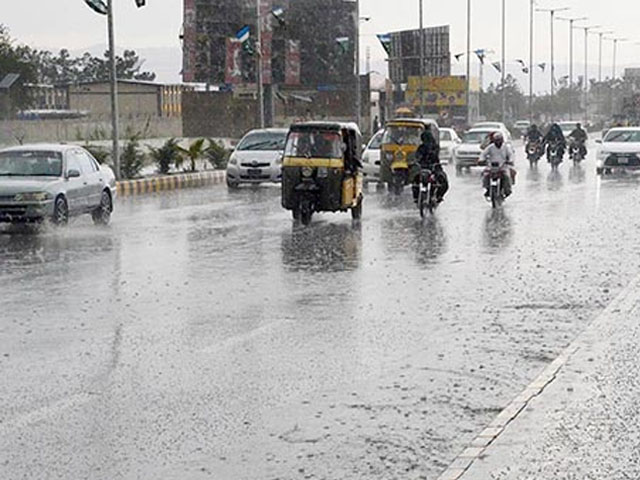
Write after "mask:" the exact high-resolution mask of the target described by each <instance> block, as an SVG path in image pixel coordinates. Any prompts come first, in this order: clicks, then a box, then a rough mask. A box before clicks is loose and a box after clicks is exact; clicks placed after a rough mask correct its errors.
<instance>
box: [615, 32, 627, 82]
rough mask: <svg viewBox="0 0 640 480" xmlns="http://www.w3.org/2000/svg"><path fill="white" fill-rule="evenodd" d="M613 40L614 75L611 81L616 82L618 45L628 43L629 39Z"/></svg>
mask: <svg viewBox="0 0 640 480" xmlns="http://www.w3.org/2000/svg"><path fill="white" fill-rule="evenodd" d="M611 40H613V75H612V76H611V80H615V79H616V62H617V57H618V43H619V42H626V41H628V40H629V39H628V38H612V39H611Z"/></svg>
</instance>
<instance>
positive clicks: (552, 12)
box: [537, 7, 569, 116]
mask: <svg viewBox="0 0 640 480" xmlns="http://www.w3.org/2000/svg"><path fill="white" fill-rule="evenodd" d="M566 10H569V7H564V8H538V9H537V11H538V12H549V13H550V16H551V66H550V67H551V68H550V70H551V97H553V96H554V95H555V93H556V92H555V90H556V86H555V81H556V65H555V57H554V53H555V52H554V49H555V45H554V34H553V24H554V23H555V16H556V12H563V11H566ZM551 105H552V106H553V99H552V102H551ZM552 109H553V107H552ZM551 115H552V116H553V110H552V111H551Z"/></svg>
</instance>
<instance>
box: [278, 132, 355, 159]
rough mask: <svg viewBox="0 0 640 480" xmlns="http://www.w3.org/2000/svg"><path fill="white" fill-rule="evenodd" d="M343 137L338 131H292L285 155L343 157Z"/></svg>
mask: <svg viewBox="0 0 640 480" xmlns="http://www.w3.org/2000/svg"><path fill="white" fill-rule="evenodd" d="M342 145H343V142H342V137H341V136H340V134H339V133H338V132H292V133H290V134H289V139H288V140H287V146H286V148H285V156H287V157H307V158H312V157H315V158H342Z"/></svg>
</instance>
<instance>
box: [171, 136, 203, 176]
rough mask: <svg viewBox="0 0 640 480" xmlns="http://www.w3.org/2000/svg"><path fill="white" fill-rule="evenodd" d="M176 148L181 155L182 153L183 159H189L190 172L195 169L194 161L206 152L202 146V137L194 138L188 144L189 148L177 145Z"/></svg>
mask: <svg viewBox="0 0 640 480" xmlns="http://www.w3.org/2000/svg"><path fill="white" fill-rule="evenodd" d="M178 150H179V151H180V153H181V154H182V155H184V158H185V159H187V160H189V162H190V164H191V165H190V166H191V170H190V171H192V172H195V171H196V162H197V161H198V159H200V158H202V157H204V156H205V155H206V153H207V149H206V148H205V147H204V138H201V139H199V140H196V141H195V142H193V143H192V144H191V145H189V148H182V147H178Z"/></svg>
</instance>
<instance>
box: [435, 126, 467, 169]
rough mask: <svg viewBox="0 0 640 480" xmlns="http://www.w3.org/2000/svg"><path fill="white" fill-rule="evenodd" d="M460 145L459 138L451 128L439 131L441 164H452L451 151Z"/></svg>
mask: <svg viewBox="0 0 640 480" xmlns="http://www.w3.org/2000/svg"><path fill="white" fill-rule="evenodd" d="M460 143H462V140H460V137H459V136H458V134H457V133H456V131H455V130H454V129H453V128H441V129H440V161H441V162H442V163H452V162H453V150H454V149H455V148H456V147H457V146H458V145H460Z"/></svg>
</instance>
